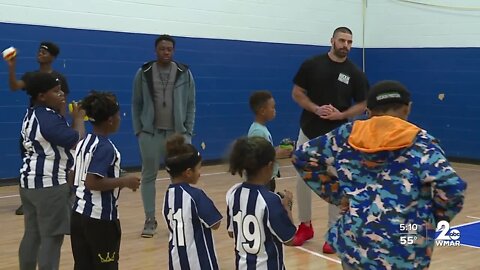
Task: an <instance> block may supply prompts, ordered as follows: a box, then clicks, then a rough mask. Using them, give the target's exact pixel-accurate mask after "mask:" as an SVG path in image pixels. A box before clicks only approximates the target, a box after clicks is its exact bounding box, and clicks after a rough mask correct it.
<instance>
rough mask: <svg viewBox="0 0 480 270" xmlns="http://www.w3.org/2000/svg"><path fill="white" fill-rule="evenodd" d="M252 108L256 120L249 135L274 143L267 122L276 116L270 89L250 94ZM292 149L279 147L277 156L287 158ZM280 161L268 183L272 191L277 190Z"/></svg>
mask: <svg viewBox="0 0 480 270" xmlns="http://www.w3.org/2000/svg"><path fill="white" fill-rule="evenodd" d="M249 103H250V109H251V110H252V111H253V113H254V114H255V121H254V122H253V123H252V125H250V129H249V130H248V137H254V136H257V137H262V138H265V139H266V140H267V141H269V142H270V143H271V144H272V145H273V139H272V135H271V134H270V131H268V128H267V127H266V125H265V124H266V123H267V122H268V121H272V120H273V119H274V118H275V115H276V111H275V99H274V98H273V96H272V93H270V91H256V92H254V93H253V94H252V95H251V96H250V102H249ZM291 153H292V149H285V148H280V147H277V148H276V149H275V158H276V159H278V158H287V157H289V156H290V155H291ZM278 167H279V166H278V162H276V161H275V164H274V167H273V174H272V178H271V180H270V182H268V183H267V185H266V186H267V188H268V189H269V190H270V191H272V192H273V191H275V177H277V176H279V173H280V171H279V168H278Z"/></svg>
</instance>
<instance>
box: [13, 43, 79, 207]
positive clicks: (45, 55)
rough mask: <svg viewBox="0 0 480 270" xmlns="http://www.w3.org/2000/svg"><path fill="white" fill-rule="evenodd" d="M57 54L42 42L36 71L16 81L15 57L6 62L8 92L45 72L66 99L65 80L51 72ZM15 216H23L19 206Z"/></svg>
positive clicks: (53, 48)
mask: <svg viewBox="0 0 480 270" xmlns="http://www.w3.org/2000/svg"><path fill="white" fill-rule="evenodd" d="M59 53H60V49H59V48H58V46H57V45H55V44H54V43H52V42H48V41H44V42H42V43H40V47H39V48H38V53H37V62H38V64H39V68H38V70H36V71H32V72H26V73H25V74H23V76H22V78H21V79H20V80H17V75H16V71H15V68H16V64H17V59H16V57H14V58H12V59H10V60H8V61H7V64H8V83H9V86H10V90H12V91H17V90H20V89H22V90H25V89H26V87H27V85H28V81H29V79H30V77H31V76H32V74H35V72H46V73H50V74H52V75H53V76H54V77H56V78H57V79H58V80H59V81H60V85H61V86H60V87H61V90H62V91H63V93H64V94H65V99H67V96H68V93H69V92H70V89H69V88H68V84H67V80H66V79H65V77H64V76H63V75H62V74H60V73H59V72H57V71H55V70H53V68H52V63H53V61H54V60H55V59H56V58H57V56H58V54H59ZM29 106H31V104H29ZM65 113H66V107H65V108H63V111H61V114H62V115H65ZM24 151H25V150H24V148H23V139H22V137H21V136H20V155H21V156H22V158H23V156H24ZM15 214H17V215H23V208H22V206H21V205H20V207H19V208H18V209H17V210H16V211H15Z"/></svg>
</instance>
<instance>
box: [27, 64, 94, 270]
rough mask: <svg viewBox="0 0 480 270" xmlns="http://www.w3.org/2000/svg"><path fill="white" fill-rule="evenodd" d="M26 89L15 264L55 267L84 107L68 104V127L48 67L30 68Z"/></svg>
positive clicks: (62, 97)
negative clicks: (19, 239) (27, 99)
mask: <svg viewBox="0 0 480 270" xmlns="http://www.w3.org/2000/svg"><path fill="white" fill-rule="evenodd" d="M26 90H27V93H28V95H29V96H31V100H32V106H31V107H29V108H28V109H27V113H26V114H25V117H24V119H23V123H22V132H21V135H22V145H23V148H24V157H23V164H22V168H21V169H20V198H21V200H22V204H23V206H24V209H23V210H24V214H25V215H24V221H25V233H24V235H23V238H22V242H21V243H20V248H19V252H18V256H19V262H20V269H21V270H24V269H36V267H37V264H38V267H39V268H40V269H58V267H59V263H60V249H61V247H62V243H63V238H64V235H65V234H68V233H69V232H70V224H69V222H70V214H69V209H70V202H69V185H68V184H67V172H68V170H69V169H70V168H71V167H72V165H73V157H72V155H71V154H70V149H72V148H74V147H75V145H76V144H77V142H78V141H79V139H80V138H82V137H83V133H84V132H85V124H84V123H83V116H84V115H85V112H84V111H83V110H80V109H79V108H78V107H77V106H74V108H73V111H72V118H73V128H71V127H69V125H68V124H67V121H66V120H65V118H64V117H63V116H62V115H61V114H60V112H61V111H62V107H65V104H66V103H65V95H64V92H63V91H62V89H61V87H60V81H59V80H58V79H57V78H55V77H54V76H52V75H51V74H49V73H34V74H32V76H31V78H30V80H29V84H28V85H27V89H26Z"/></svg>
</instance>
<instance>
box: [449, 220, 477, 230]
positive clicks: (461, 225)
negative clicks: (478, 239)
mask: <svg viewBox="0 0 480 270" xmlns="http://www.w3.org/2000/svg"><path fill="white" fill-rule="evenodd" d="M476 223H480V220H479V221H472V222H467V223H464V224H460V225H456V226H452V227H450V228H460V227H464V226H467V225H472V224H476Z"/></svg>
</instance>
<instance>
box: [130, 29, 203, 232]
mask: <svg viewBox="0 0 480 270" xmlns="http://www.w3.org/2000/svg"><path fill="white" fill-rule="evenodd" d="M155 51H156V55H157V59H156V60H155V61H150V62H147V63H145V64H144V65H143V66H142V67H141V68H140V69H139V70H138V71H137V73H136V75H135V80H134V84H133V97H132V120H133V129H134V132H135V135H136V136H137V138H138V144H139V146H140V154H141V157H142V180H141V191H142V200H143V208H144V211H145V225H144V228H143V231H142V234H141V236H142V237H144V238H151V237H153V235H154V234H155V231H156V228H157V221H156V218H155V197H156V189H155V179H156V178H157V172H158V169H159V166H160V163H161V162H163V160H162V159H163V158H164V157H165V143H166V140H167V138H168V137H169V136H170V135H172V134H174V133H180V134H183V135H184V136H185V138H186V140H187V142H188V143H190V142H191V139H192V134H193V125H194V121H195V81H194V79H193V76H192V73H191V71H190V69H189V67H188V66H187V65H185V64H182V63H179V62H176V61H174V60H173V55H174V53H175V40H174V39H173V38H172V37H171V36H169V35H161V36H159V37H158V38H157V39H156V40H155Z"/></svg>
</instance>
